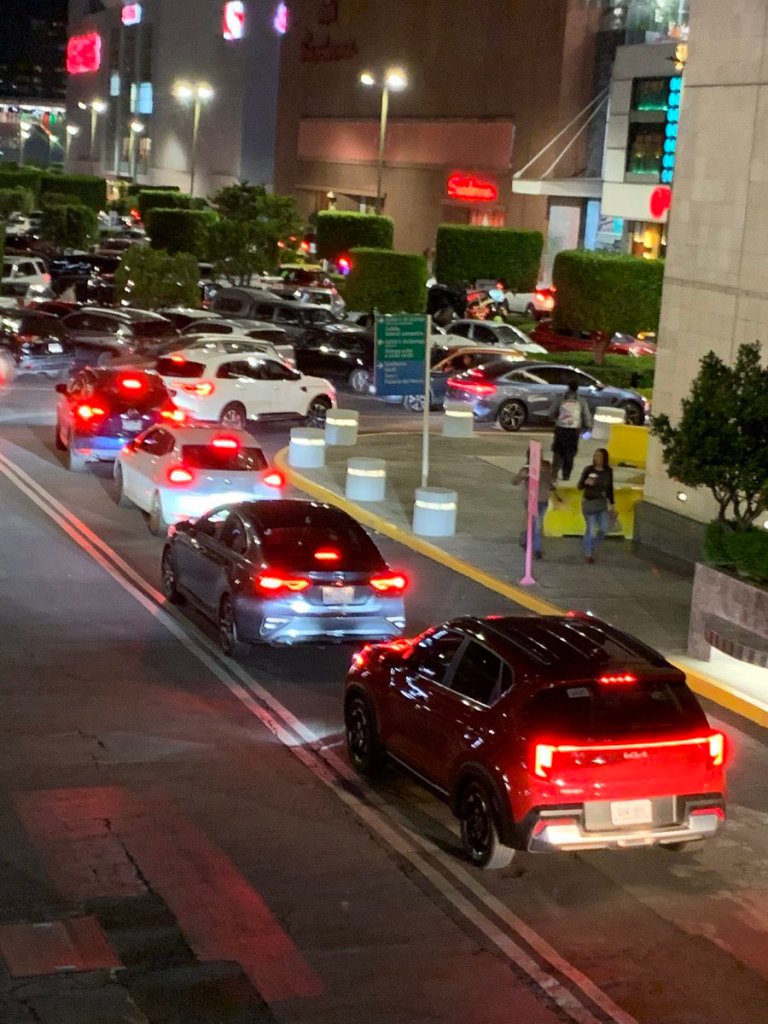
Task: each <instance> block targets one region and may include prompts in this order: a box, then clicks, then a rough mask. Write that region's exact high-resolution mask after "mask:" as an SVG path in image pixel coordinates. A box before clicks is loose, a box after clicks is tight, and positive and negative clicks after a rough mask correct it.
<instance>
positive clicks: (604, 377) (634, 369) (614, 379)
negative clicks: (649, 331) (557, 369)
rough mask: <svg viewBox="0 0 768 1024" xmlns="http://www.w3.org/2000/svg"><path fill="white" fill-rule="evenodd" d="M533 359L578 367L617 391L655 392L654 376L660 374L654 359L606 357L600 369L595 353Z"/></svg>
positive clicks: (570, 353) (563, 354)
mask: <svg viewBox="0 0 768 1024" xmlns="http://www.w3.org/2000/svg"><path fill="white" fill-rule="evenodd" d="M531 359H535V360H537V361H539V360H540V361H541V362H543V363H564V364H566V365H567V366H577V367H578V368H579V369H580V370H584V372H585V373H591V374H592V376H593V377H597V379H598V380H600V381H602V383H603V384H608V385H610V386H611V387H615V388H633V389H635V390H636V389H638V388H641V389H645V390H649V389H652V388H653V375H654V372H655V370H656V359H655V357H654V356H617V355H606V356H605V361H604V362H603V363H602V364H601V365H600V366H597V365H596V363H595V357H594V355H593V354H592V353H591V352H547V353H546V355H536V356H531Z"/></svg>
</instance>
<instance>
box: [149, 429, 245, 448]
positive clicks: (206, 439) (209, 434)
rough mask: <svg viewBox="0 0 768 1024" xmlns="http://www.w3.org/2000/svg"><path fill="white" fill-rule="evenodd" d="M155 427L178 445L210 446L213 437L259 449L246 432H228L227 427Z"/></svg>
mask: <svg viewBox="0 0 768 1024" xmlns="http://www.w3.org/2000/svg"><path fill="white" fill-rule="evenodd" d="M156 426H158V427H162V428H163V429H164V430H169V431H170V432H171V433H172V434H173V436H174V437H175V438H176V440H177V441H178V442H179V443H180V444H210V442H211V441H212V440H213V439H214V438H215V437H232V438H235V440H237V441H239V442H240V444H241V445H242V446H243V447H244V448H260V447H261V446H260V445H259V443H258V441H257V440H256V438H255V437H253V435H252V434H249V433H248V431H247V430H230V429H229V427H188V426H183V425H177V424H174V423H158V424H156Z"/></svg>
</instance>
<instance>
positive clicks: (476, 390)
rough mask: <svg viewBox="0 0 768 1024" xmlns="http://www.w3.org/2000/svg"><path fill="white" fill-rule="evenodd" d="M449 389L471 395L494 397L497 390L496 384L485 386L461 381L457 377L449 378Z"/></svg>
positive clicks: (476, 382)
mask: <svg viewBox="0 0 768 1024" xmlns="http://www.w3.org/2000/svg"><path fill="white" fill-rule="evenodd" d="M448 387H449V388H453V389H454V390H455V391H468V392H469V393H470V394H471V395H492V394H493V393H494V391H495V390H496V385H495V384H487V383H485V384H483V383H480V382H479V381H472V380H459V379H458V378H455V377H449V378H448Z"/></svg>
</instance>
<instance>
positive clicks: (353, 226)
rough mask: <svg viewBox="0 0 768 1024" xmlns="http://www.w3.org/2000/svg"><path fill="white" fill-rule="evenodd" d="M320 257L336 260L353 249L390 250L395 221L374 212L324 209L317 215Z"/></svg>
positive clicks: (318, 252)
mask: <svg viewBox="0 0 768 1024" xmlns="http://www.w3.org/2000/svg"><path fill="white" fill-rule="evenodd" d="M316 219H317V255H318V256H319V257H320V258H321V259H326V260H336V259H337V258H338V257H339V256H341V255H343V254H345V253H349V250H350V249H354V248H367V249H391V248H392V238H393V236H394V221H393V220H392V218H391V217H380V216H378V215H377V214H375V213H347V212H340V211H338V210H321V211H320V212H319V213H318V214H317V217H316Z"/></svg>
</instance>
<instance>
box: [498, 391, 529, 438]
mask: <svg viewBox="0 0 768 1024" xmlns="http://www.w3.org/2000/svg"><path fill="white" fill-rule="evenodd" d="M496 418H497V420H498V421H499V426H500V427H501V429H502V430H506V431H507V432H508V433H511V434H514V433H516V432H517V431H518V430H519V429H520V428H521V427H524V426H525V422H526V420H527V419H528V410H527V409H526V408H525V406H524V405H523V403H522V402H518V401H517V399H515V398H512V399H510V400H509V401H507V402H504V404H503V405H502V406H501V407H500V409H499V411H498V413H497V416H496Z"/></svg>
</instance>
